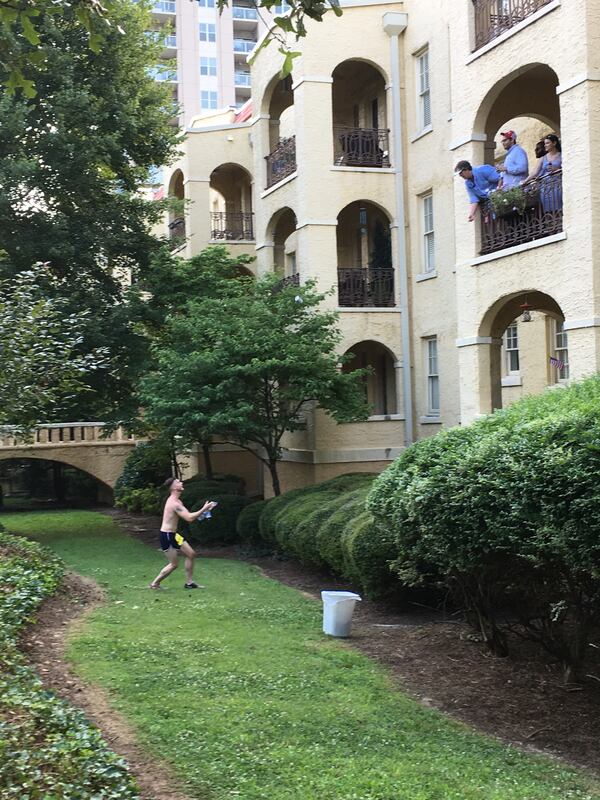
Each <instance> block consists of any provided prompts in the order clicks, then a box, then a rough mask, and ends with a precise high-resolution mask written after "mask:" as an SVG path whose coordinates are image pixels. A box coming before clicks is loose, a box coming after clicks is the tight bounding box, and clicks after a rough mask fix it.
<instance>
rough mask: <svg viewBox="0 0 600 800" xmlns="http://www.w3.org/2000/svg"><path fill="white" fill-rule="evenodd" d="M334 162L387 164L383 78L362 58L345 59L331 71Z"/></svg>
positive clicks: (381, 165)
mask: <svg viewBox="0 0 600 800" xmlns="http://www.w3.org/2000/svg"><path fill="white" fill-rule="evenodd" d="M332 102H333V163H334V164H336V165H337V166H340V167H389V166H390V158H389V130H388V127H387V111H386V97H385V79H384V77H383V75H382V74H381V72H380V71H379V69H378V68H376V67H375V66H373V65H372V64H369V63H366V62H364V61H358V60H350V61H344V62H343V63H341V64H338V66H337V67H336V68H335V69H334V71H333V90H332Z"/></svg>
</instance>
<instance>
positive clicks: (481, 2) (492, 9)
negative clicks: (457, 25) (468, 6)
mask: <svg viewBox="0 0 600 800" xmlns="http://www.w3.org/2000/svg"><path fill="white" fill-rule="evenodd" d="M550 2H551V0H473V12H474V15H475V42H474V47H473V50H478V49H479V48H480V47H483V45H484V44H487V43H488V42H491V41H492V39H495V38H496V37H497V36H500V34H502V33H504V32H505V31H508V30H510V28H514V26H515V25H518V24H519V22H522V21H523V20H524V19H527V17H530V16H531V15H532V14H535V12H536V11H538V10H539V9H540V8H542V7H543V6H545V5H547V4H548V3H550Z"/></svg>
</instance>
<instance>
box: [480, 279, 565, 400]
mask: <svg viewBox="0 0 600 800" xmlns="http://www.w3.org/2000/svg"><path fill="white" fill-rule="evenodd" d="M480 331H487V334H484V335H486V336H489V337H490V339H491V342H492V344H491V345H490V378H491V380H490V385H491V392H492V404H491V407H492V409H498V408H504V407H506V406H508V405H510V404H511V403H513V402H515V401H516V400H519V399H520V398H521V397H525V396H527V395H532V394H540V393H541V392H543V391H544V390H545V389H546V388H547V387H548V386H552V385H555V384H558V383H565V382H567V381H568V379H569V342H568V333H567V331H565V329H564V314H563V312H562V310H561V308H560V306H559V305H558V303H556V301H555V300H554V299H553V298H552V297H550V296H549V295H547V294H544V293H543V292H538V291H522V292H517V293H515V294H513V295H510V296H509V297H503V298H501V299H500V300H498V302H497V303H495V304H494V306H493V307H492V308H490V309H489V310H488V312H487V314H486V315H485V317H484V319H483V321H482V325H481V327H480Z"/></svg>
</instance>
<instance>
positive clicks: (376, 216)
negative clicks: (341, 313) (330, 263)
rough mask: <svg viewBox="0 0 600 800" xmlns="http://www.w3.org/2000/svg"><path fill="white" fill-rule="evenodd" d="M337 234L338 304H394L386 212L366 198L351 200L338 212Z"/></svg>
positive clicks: (388, 227) (349, 305)
mask: <svg viewBox="0 0 600 800" xmlns="http://www.w3.org/2000/svg"><path fill="white" fill-rule="evenodd" d="M336 237H337V263H338V270H337V272H338V303H339V305H340V306H346V307H359V308H360V307H367V306H376V307H387V306H393V305H395V299H394V268H393V264H392V242H391V235H390V218H389V217H388V216H387V214H386V213H385V212H384V211H383V210H382V209H381V208H379V207H378V206H376V205H375V204H374V203H370V202H369V201H367V200H357V201H355V202H353V203H350V204H349V205H347V206H346V207H345V208H343V209H342V211H340V213H339V214H338V218H337V229H336Z"/></svg>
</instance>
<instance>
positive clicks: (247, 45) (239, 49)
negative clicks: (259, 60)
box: [233, 39, 256, 55]
mask: <svg viewBox="0 0 600 800" xmlns="http://www.w3.org/2000/svg"><path fill="white" fill-rule="evenodd" d="M255 47H256V42H255V41H254V39H234V40H233V52H234V53H235V54H236V55H239V54H242V53H243V54H245V55H247V54H248V53H251V52H252V51H253V50H254V48H255Z"/></svg>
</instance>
